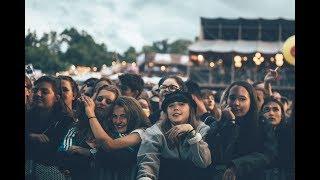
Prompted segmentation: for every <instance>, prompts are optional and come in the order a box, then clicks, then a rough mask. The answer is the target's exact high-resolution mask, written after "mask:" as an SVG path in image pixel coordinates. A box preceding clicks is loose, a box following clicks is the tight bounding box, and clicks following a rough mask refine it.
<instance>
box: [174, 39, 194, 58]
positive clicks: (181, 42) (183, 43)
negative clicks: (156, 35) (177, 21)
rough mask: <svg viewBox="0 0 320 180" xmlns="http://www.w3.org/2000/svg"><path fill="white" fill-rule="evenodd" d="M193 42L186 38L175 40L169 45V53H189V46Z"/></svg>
mask: <svg viewBox="0 0 320 180" xmlns="http://www.w3.org/2000/svg"><path fill="white" fill-rule="evenodd" d="M191 44H192V41H190V40H185V39H178V40H176V41H174V42H173V43H172V44H170V46H169V49H170V51H169V53H173V54H185V55H187V54H188V46H190V45H191Z"/></svg>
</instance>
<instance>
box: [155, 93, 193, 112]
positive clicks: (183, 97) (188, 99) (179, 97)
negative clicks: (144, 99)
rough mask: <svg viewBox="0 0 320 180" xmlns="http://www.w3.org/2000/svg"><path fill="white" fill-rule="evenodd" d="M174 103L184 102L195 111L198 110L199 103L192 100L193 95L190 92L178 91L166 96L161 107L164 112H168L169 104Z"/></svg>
mask: <svg viewBox="0 0 320 180" xmlns="http://www.w3.org/2000/svg"><path fill="white" fill-rule="evenodd" d="M173 102H184V103H188V104H189V106H190V108H194V110H196V108H197V103H196V102H195V101H194V100H193V99H192V96H191V94H190V93H188V92H183V91H181V90H179V89H178V90H176V91H174V92H172V93H170V94H166V95H165V97H164V100H163V102H162V105H161V109H162V111H163V112H167V108H168V106H169V104H171V103H173Z"/></svg>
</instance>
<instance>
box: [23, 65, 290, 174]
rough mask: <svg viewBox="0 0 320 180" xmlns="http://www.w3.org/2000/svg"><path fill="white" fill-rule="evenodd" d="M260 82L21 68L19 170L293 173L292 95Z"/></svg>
mask: <svg viewBox="0 0 320 180" xmlns="http://www.w3.org/2000/svg"><path fill="white" fill-rule="evenodd" d="M277 77H278V72H277V71H275V70H272V69H270V70H269V71H268V73H267V74H266V75H265V77H264V79H263V81H261V82H254V83H252V82H247V81H245V80H243V81H235V82H232V83H231V84H230V85H229V86H228V87H227V88H226V89H225V90H224V91H223V93H222V94H221V95H219V97H217V95H218V94H217V93H215V92H214V91H213V90H211V89H205V88H201V87H199V85H198V84H197V82H194V81H192V80H190V79H189V80H187V81H183V80H182V79H181V78H180V77H179V76H176V75H170V76H165V77H163V78H161V79H160V81H159V83H158V84H157V86H156V88H153V89H151V90H150V89H147V88H145V84H144V81H143V79H142V77H141V76H140V75H139V74H133V73H124V74H121V75H119V77H118V79H117V80H116V81H111V80H110V79H108V78H106V77H103V78H100V79H97V78H89V79H88V80H86V81H85V82H84V83H83V85H82V86H81V87H80V86H79V85H78V84H77V82H76V81H75V80H73V79H72V77H69V76H49V75H45V76H42V77H40V78H38V79H36V80H34V81H32V80H30V78H29V77H28V76H27V75H26V76H25V179H29V180H49V179H52V180H59V179H63V180H65V179H72V180H89V179H90V180H106V179H108V180H109V179H110V180H133V179H138V180H157V179H160V180H171V179H172V180H173V179H175V180H177V179H183V180H195V179H202V180H235V179H236V180H259V179H263V180H293V179H295V156H294V154H295V150H294V148H295V147H294V143H295V106H294V105H295V100H294V99H288V98H287V97H284V96H281V94H279V92H276V91H274V90H273V89H272V83H273V82H276V81H277Z"/></svg>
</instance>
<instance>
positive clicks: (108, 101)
mask: <svg viewBox="0 0 320 180" xmlns="http://www.w3.org/2000/svg"><path fill="white" fill-rule="evenodd" d="M104 99H106V103H107V104H113V101H111V100H110V99H108V98H104V97H102V96H98V97H97V99H96V100H97V101H98V102H102V101H103V100H104Z"/></svg>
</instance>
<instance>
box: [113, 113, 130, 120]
mask: <svg viewBox="0 0 320 180" xmlns="http://www.w3.org/2000/svg"><path fill="white" fill-rule="evenodd" d="M111 118H112V119H118V118H119V119H120V120H123V119H127V118H128V116H127V115H126V114H120V115H119V116H118V115H115V114H112V116H111Z"/></svg>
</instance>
